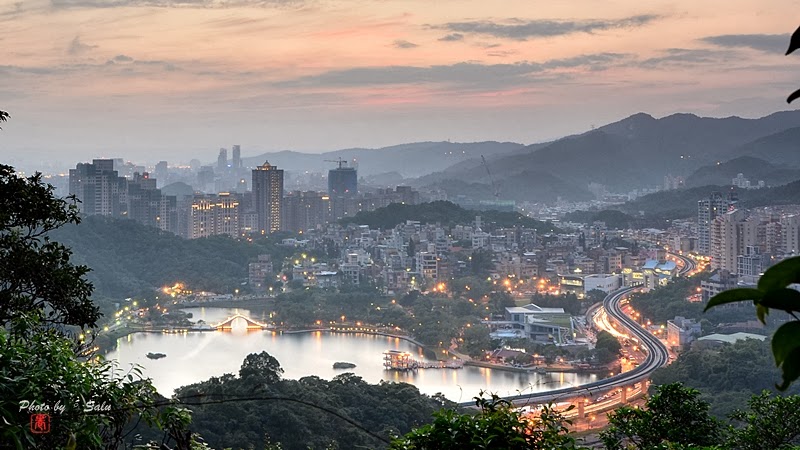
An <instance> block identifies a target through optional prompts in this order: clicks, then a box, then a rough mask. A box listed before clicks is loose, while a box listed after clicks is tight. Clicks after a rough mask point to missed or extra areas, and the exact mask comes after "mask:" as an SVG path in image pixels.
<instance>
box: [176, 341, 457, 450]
mask: <svg viewBox="0 0 800 450" xmlns="http://www.w3.org/2000/svg"><path fill="white" fill-rule="evenodd" d="M282 372H283V369H281V367H280V363H279V362H278V361H277V360H276V359H275V358H274V357H272V356H270V355H269V354H267V353H266V352H262V353H260V354H251V355H249V356H248V357H247V359H246V360H245V361H244V363H243V364H242V367H241V370H240V371H239V374H237V375H233V374H227V375H223V376H221V377H215V378H211V379H209V380H208V381H204V382H201V383H196V384H193V385H190V386H185V387H183V388H180V389H179V390H178V392H177V396H178V397H179V398H182V399H185V403H186V404H189V405H191V404H192V403H202V404H199V405H195V406H191V409H192V428H193V429H195V430H199V431H201V434H202V436H203V438H204V439H205V441H206V442H207V443H208V444H210V445H211V446H212V447H213V448H229V447H233V448H264V444H265V443H266V442H270V441H271V442H280V443H281V445H282V447H283V448H284V449H287V450H295V449H296V450H305V449H308V448H317V449H322V448H340V449H346V448H381V447H386V445H387V444H388V442H389V440H390V439H391V437H392V436H393V435H398V434H404V433H407V432H409V431H411V429H412V427H415V426H420V425H422V424H425V423H428V422H430V420H431V415H432V413H433V412H434V411H436V410H438V409H440V408H442V407H445V406H447V407H452V406H453V404H452V403H450V402H449V401H447V400H446V399H444V398H443V397H440V396H436V397H429V396H427V395H423V394H420V392H419V390H418V389H417V388H416V387H414V386H412V385H410V384H406V383H387V382H381V383H380V384H369V383H366V382H365V381H363V380H362V379H361V378H360V377H358V376H356V375H354V374H352V373H344V374H342V375H339V376H337V377H335V378H333V379H332V380H330V381H326V380H323V379H321V378H318V377H316V376H309V377H304V378H301V379H299V380H283V379H281V373H282ZM253 446H255V447H253Z"/></svg>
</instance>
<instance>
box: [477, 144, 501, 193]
mask: <svg viewBox="0 0 800 450" xmlns="http://www.w3.org/2000/svg"><path fill="white" fill-rule="evenodd" d="M481 159H482V160H483V167H486V173H487V174H489V181H491V182H492V189H493V190H494V198H499V197H500V192H498V190H497V184H495V182H494V177H493V176H492V172H489V164H487V163H486V158H484V157H483V155H481Z"/></svg>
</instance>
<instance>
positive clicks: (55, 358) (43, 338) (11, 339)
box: [0, 165, 195, 450]
mask: <svg viewBox="0 0 800 450" xmlns="http://www.w3.org/2000/svg"><path fill="white" fill-rule="evenodd" d="M78 222H79V218H78V216H77V209H76V207H75V199H74V198H68V199H67V200H62V199H59V198H56V197H55V196H54V195H53V188H52V187H51V186H49V185H45V184H44V183H43V182H42V180H41V175H40V174H36V175H34V176H32V177H28V178H21V177H17V176H16V175H15V174H14V171H13V169H12V168H11V167H9V166H3V165H0V419H2V420H0V448H12V446H13V448H17V449H22V448H46V449H50V448H66V449H70V450H72V449H76V448H81V449H100V448H109V449H111V448H117V447H118V446H119V445H120V444H122V440H123V438H124V436H125V434H124V431H125V427H126V425H127V424H128V423H129V422H130V421H131V420H132V419H133V418H134V417H137V416H138V418H139V419H143V420H144V422H145V423H148V424H151V425H154V426H158V427H160V428H161V429H162V430H164V431H165V435H164V438H163V439H162V443H164V444H168V443H169V442H171V441H173V440H174V441H175V442H176V443H177V444H178V445H179V446H180V447H181V448H187V449H188V448H190V445H191V444H192V442H194V441H195V439H194V438H193V437H192V436H191V434H189V433H188V432H187V431H186V427H187V426H188V420H186V418H185V417H184V418H181V416H180V411H179V410H178V409H170V408H167V409H166V410H164V411H158V410H157V409H156V408H155V406H156V403H155V402H156V396H157V394H156V391H155V388H154V387H153V386H152V384H151V383H150V381H149V380H148V379H145V378H144V377H143V376H142V374H141V372H140V371H139V369H138V368H135V367H134V368H131V369H130V370H128V371H127V372H124V371H121V370H120V369H118V368H117V367H116V366H115V365H114V364H112V363H109V362H106V361H103V360H102V359H101V358H100V357H92V356H91V354H90V353H89V351H88V350H87V348H86V346H85V345H83V344H80V343H78V342H76V341H75V340H73V339H71V338H69V337H68V335H69V334H71V332H72V331H75V327H80V328H84V327H89V328H94V327H95V325H96V323H97V320H98V318H99V316H100V313H99V311H98V308H97V307H96V306H95V305H94V304H93V303H92V301H91V300H90V299H89V296H90V294H91V292H92V285H91V284H90V283H89V282H88V281H86V279H85V278H84V276H85V275H86V273H87V272H88V270H89V269H88V268H87V267H85V266H75V265H73V264H72V263H71V261H70V255H71V252H70V250H69V249H68V248H67V247H65V246H63V245H61V244H59V243H57V242H54V241H51V236H52V235H53V234H55V233H54V231H55V230H56V229H57V228H59V227H61V226H63V225H65V224H70V223H71V224H77V223H78ZM82 331H84V330H82ZM82 335H83V333H81V336H80V337H79V339H78V340H79V341H83V336H82ZM32 413H46V414H49V415H50V426H49V428H50V430H49V432H48V433H36V434H34V433H33V430H32V427H31V420H32V419H33V418H34V417H33V416H32V415H31V414H32ZM189 420H190V419H189Z"/></svg>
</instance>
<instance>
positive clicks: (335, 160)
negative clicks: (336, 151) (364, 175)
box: [325, 156, 347, 169]
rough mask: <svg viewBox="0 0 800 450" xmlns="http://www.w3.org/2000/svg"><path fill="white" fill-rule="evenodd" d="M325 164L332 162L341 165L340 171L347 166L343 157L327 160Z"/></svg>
mask: <svg viewBox="0 0 800 450" xmlns="http://www.w3.org/2000/svg"><path fill="white" fill-rule="evenodd" d="M325 162H332V163H336V164H339V168H340V169H341V168H342V165H347V161H345V160H343V159H342V157H341V156H340V157H339V159H326V160H325Z"/></svg>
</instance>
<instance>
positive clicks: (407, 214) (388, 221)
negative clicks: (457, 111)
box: [340, 201, 558, 233]
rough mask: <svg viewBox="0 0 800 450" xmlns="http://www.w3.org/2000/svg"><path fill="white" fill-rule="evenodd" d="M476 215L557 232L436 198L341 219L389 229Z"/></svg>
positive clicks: (515, 217)
mask: <svg viewBox="0 0 800 450" xmlns="http://www.w3.org/2000/svg"><path fill="white" fill-rule="evenodd" d="M475 216H481V218H482V221H483V222H484V223H486V224H487V225H488V226H497V227H513V226H523V227H526V228H534V229H536V231H539V232H542V233H546V232H551V231H558V230H556V228H555V227H554V226H553V224H551V223H546V222H540V221H538V220H534V219H531V218H530V217H527V216H523V215H522V214H519V213H516V212H500V211H473V210H470V209H464V208H462V207H460V206H458V205H456V204H455V203H451V202H448V201H435V202H430V203H421V204H419V205H405V204H400V203H392V204H391V205H389V206H387V207H385V208H378V209H376V210H375V211H369V212H365V211H362V212H359V213H358V214H356V215H355V216H353V217H348V218H345V219H342V220H341V221H340V222H341V223H342V224H348V223H354V224H357V225H369V227H370V228H380V229H384V230H386V229H390V228H394V227H395V226H396V225H398V224H401V223H405V221H407V220H418V221H420V222H422V223H440V224H442V225H444V226H452V225H457V224H465V223H471V222H472V221H474V220H475Z"/></svg>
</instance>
